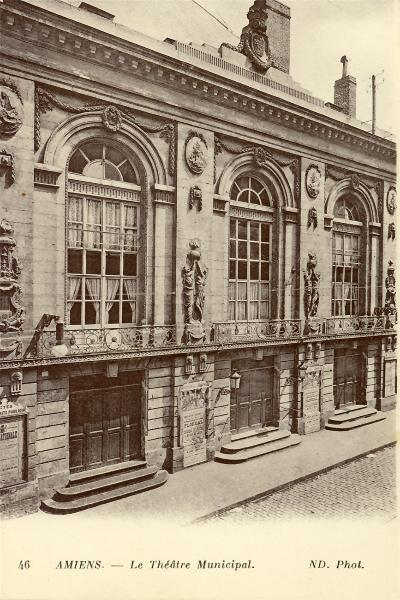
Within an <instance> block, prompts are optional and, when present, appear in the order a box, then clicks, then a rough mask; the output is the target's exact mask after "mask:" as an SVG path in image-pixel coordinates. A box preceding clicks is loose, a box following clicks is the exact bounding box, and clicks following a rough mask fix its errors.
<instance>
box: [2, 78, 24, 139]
mask: <svg viewBox="0 0 400 600" xmlns="http://www.w3.org/2000/svg"><path fill="white" fill-rule="evenodd" d="M22 105H23V100H22V96H21V93H20V91H19V89H18V87H17V86H16V85H15V83H14V82H13V81H11V79H9V78H6V77H1V78H0V135H1V136H3V137H11V136H13V135H15V134H16V133H17V131H18V130H19V128H20V127H21V125H22V118H23V106H22Z"/></svg>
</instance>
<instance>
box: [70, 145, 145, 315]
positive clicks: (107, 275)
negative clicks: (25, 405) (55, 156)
mask: <svg viewBox="0 0 400 600" xmlns="http://www.w3.org/2000/svg"><path fill="white" fill-rule="evenodd" d="M68 170H69V176H68V189H69V194H68V209H67V213H68V236H67V246H68V247H67V252H68V260H67V279H68V281H67V312H68V319H69V324H70V325H76V326H84V325H90V326H118V325H122V324H128V323H131V324H132V323H135V324H136V323H137V322H138V300H137V298H138V275H139V263H138V252H139V245H138V236H139V226H140V212H139V203H140V187H139V186H138V185H137V183H138V177H137V174H136V171H135V169H134V167H133V165H132V163H131V161H130V160H129V158H128V157H127V156H126V155H125V154H124V153H123V152H122V151H121V150H120V149H117V148H115V147H113V146H111V145H108V144H106V143H103V142H97V141H90V142H86V143H84V144H83V145H81V146H80V147H79V148H77V149H76V150H75V152H74V153H73V154H72V156H71V159H70V162H69V169H68Z"/></svg>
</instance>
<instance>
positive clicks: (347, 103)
mask: <svg viewBox="0 0 400 600" xmlns="http://www.w3.org/2000/svg"><path fill="white" fill-rule="evenodd" d="M340 62H341V63H342V65H343V72H342V77H341V78H340V79H337V80H336V81H335V97H334V104H335V105H336V106H337V107H339V108H340V109H341V110H342V112H344V113H346V115H350V117H355V116H356V96H357V82H356V78H355V77H352V76H351V75H348V74H347V66H348V63H349V61H348V58H347V56H342V58H341V59H340Z"/></svg>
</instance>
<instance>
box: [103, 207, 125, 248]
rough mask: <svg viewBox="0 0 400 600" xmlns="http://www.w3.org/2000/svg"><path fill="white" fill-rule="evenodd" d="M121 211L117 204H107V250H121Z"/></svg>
mask: <svg viewBox="0 0 400 600" xmlns="http://www.w3.org/2000/svg"><path fill="white" fill-rule="evenodd" d="M120 227H121V211H120V204H118V203H117V202H107V203H106V222H105V232H106V240H105V245H106V247H107V248H120V246H121V244H120Z"/></svg>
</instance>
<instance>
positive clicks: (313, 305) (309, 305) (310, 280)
mask: <svg viewBox="0 0 400 600" xmlns="http://www.w3.org/2000/svg"><path fill="white" fill-rule="evenodd" d="M316 266H317V256H316V254H315V252H309V253H308V261H307V268H306V270H305V271H304V315H305V317H306V319H308V318H309V317H315V316H316V314H317V312H318V304H319V282H320V277H321V274H320V273H318V272H317V271H316Z"/></svg>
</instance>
